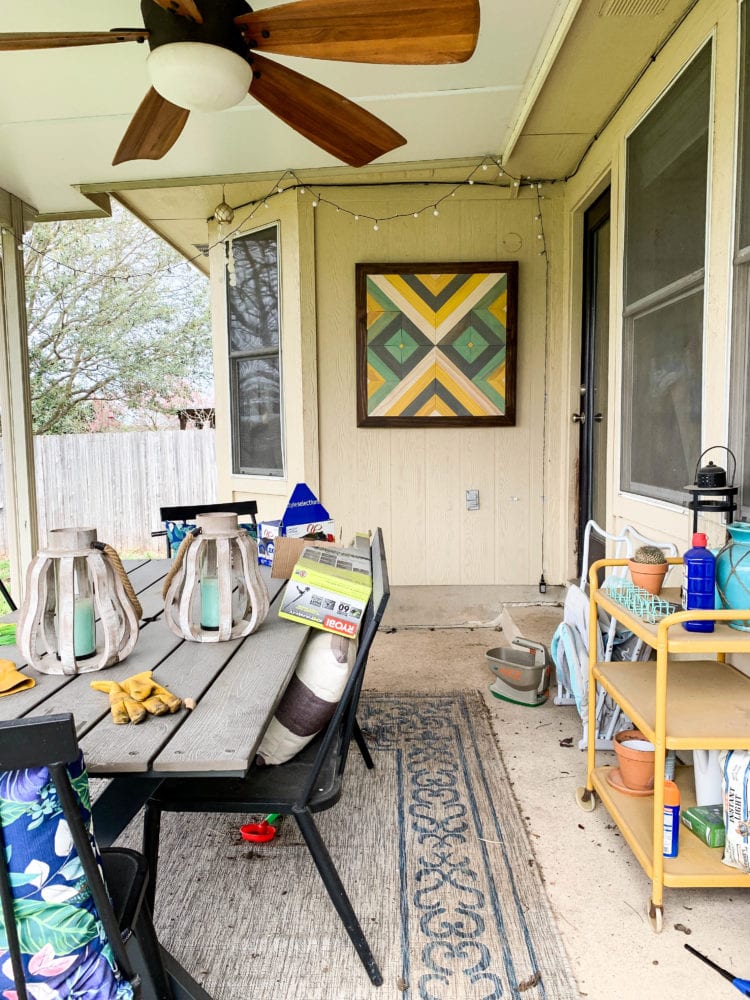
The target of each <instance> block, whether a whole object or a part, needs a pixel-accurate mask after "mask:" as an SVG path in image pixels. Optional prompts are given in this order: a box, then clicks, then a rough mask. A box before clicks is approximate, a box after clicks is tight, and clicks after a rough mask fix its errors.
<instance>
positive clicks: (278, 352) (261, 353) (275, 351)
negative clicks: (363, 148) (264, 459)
mask: <svg viewBox="0 0 750 1000" xmlns="http://www.w3.org/2000/svg"><path fill="white" fill-rule="evenodd" d="M271 229H273V230H274V231H275V234H276V312H277V317H278V343H277V345H276V347H275V348H270V347H269V348H264V349H257V350H247V351H238V350H233V349H232V336H231V308H230V296H231V294H232V291H233V287H232V285H231V282H230V281H229V280H227V281H226V290H225V295H226V317H227V319H226V348H227V365H228V375H229V425H230V436H231V455H232V470H231V474H232V475H233V476H243V477H248V478H253V479H268V480H272V481H277V480H280V479H282V480H283V479H285V478H286V473H287V458H286V433H285V421H284V371H283V311H282V275H281V268H282V262H281V226H280V224H279V222H278V221H274V222H268V223H264V224H263V225H261V226H258V227H256V228H255V229H251V230H248V231H247V232H243V233H242V234H241V235H239V236H236V237H235V238H234V239H233V240H232V242H231V246H230V247H228V252H229V253H234V248H235V245H236V244H237V243H238V242H241V241H244V240H248V239H252V238H253V237H254V236H257V234H258V233H263V232H267V231H268V230H271ZM248 359H249V360H264V359H265V360H275V361H276V362H277V366H278V390H279V439H280V448H281V466H280V468H278V469H273V470H269V469H268V468H267V466H257V467H253V466H244V467H243V465H242V463H241V460H240V449H241V434H240V406H239V400H240V386H239V368H240V362H242V361H245V360H248Z"/></svg>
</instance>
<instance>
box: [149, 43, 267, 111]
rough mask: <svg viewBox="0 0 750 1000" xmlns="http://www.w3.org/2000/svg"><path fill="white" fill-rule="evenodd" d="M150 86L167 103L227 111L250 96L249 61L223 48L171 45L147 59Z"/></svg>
mask: <svg viewBox="0 0 750 1000" xmlns="http://www.w3.org/2000/svg"><path fill="white" fill-rule="evenodd" d="M147 65H148V72H149V76H150V77H151V83H152V84H153V87H154V90H156V91H157V92H158V93H159V94H161V96H162V97H163V98H165V100H167V101H170V102H171V103H172V104H176V105H177V106H178V107H180V108H186V109H187V110H188V111H224V110H226V109H227V108H232V107H234V105H235V104H239V103H240V101H241V100H243V98H244V97H245V96H246V95H247V92H248V90H249V88H250V83H251V81H252V77H253V71H252V68H251V66H250V64H249V63H248V62H246V60H244V59H243V58H242V56H239V55H237V53H236V52H230V50H229V49H225V48H222V47H221V46H220V45H209V44H208V43H206V42H169V43H167V44H166V45H160V46H158V48H155V49H153V50H152V52H151V54H150V55H149V57H148V62H147Z"/></svg>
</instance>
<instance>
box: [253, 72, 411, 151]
mask: <svg viewBox="0 0 750 1000" xmlns="http://www.w3.org/2000/svg"><path fill="white" fill-rule="evenodd" d="M252 62H253V82H252V83H251V84H250V95H251V97H254V98H255V99H256V100H257V101H260V103H261V104H262V105H263V106H264V107H266V108H268V110H269V111H272V112H273V114H275V115H276V116H277V117H279V118H281V120H282V121H284V122H286V124H287V125H290V126H291V127H292V128H293V129H294V130H295V131H297V132H299V133H300V135H304V136H305V138H306V139H309V140H310V141H311V142H314V143H315V145H316V146H320V148H321V149H325V150H326V152H328V153H331V154H332V155H333V156H335V157H337V159H339V160H343V161H344V163H348V164H349V165H350V166H352V167H362V166H364V165H365V163H369V162H370V161H371V160H374V159H376V158H377V157H378V156H382V155H383V154H384V153H388V152H390V150H392V149H396V148H398V146H403V145H404V143H405V142H406V139H405V138H404V137H403V136H402V135H399V134H398V132H396V131H394V129H392V128H391V127H390V125H386V124H385V122H383V121H381V120H380V119H379V118H376V117H375V115H371V114H370V112H369V111H365V109H364V108H361V107H360V106H359V105H358V104H355V103H354V102H353V101H350V100H348V99H347V98H346V97H342V95H341V94H337V93H336V92H335V91H334V90H329V89H328V87H324V86H323V85H322V84H320V83H316V81H315V80H311V79H310V78H309V77H307V76H303V75H302V74H301V73H295V71H294V70H292V69H289V68H288V67H287V66H282V65H280V64H279V63H277V62H273V61H272V60H270V59H264V58H263V56H259V55H255V54H253V60H252Z"/></svg>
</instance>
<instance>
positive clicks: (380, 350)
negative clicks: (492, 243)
mask: <svg viewBox="0 0 750 1000" xmlns="http://www.w3.org/2000/svg"><path fill="white" fill-rule="evenodd" d="M356 306H357V425H358V426H359V427H482V426H485V427H492V426H504V427H512V426H514V425H515V422H516V413H515V403H516V338H517V330H516V322H517V315H518V261H491V262H487V261H477V262H474V261H470V262H460V263H444V264H435V263H426V264H378V263H373V264H369V263H362V264H357V265H356Z"/></svg>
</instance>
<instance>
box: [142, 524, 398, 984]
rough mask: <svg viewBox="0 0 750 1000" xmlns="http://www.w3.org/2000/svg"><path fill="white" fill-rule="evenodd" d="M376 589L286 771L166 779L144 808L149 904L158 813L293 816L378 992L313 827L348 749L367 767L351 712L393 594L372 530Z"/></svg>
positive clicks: (361, 939) (329, 800)
mask: <svg viewBox="0 0 750 1000" xmlns="http://www.w3.org/2000/svg"><path fill="white" fill-rule="evenodd" d="M371 556H372V570H373V590H372V595H371V598H370V601H369V603H368V605H367V608H366V611H365V615H364V618H363V621H362V625H361V627H360V641H359V648H358V651H357V656H356V660H355V663H354V666H353V668H352V671H351V674H350V675H349V678H348V680H347V683H346V686H345V688H344V692H343V694H342V697H341V700H340V702H339V704H338V706H337V708H336V711H335V712H334V714H333V717H332V718H331V721H330V722H329V724H328V726H327V727H326V729H325V730H323V732H322V733H320V734H319V735H318V736H317V737H316V738H315V739H314V740H313V741H312V742H311V743H309V744H308V746H307V747H305V749H304V750H303V751H302V752H301V753H299V754H297V755H296V756H295V757H293V758H292V759H291V760H290V761H288V762H287V763H285V764H278V765H273V766H260V767H259V766H257V765H255V764H254V765H252V766H251V768H250V770H249V771H248V773H247V775H246V776H245V777H244V778H238V779H232V778H204V779H179V778H175V779H167V780H165V781H163V782H162V783H161V785H159V787H158V789H157V790H156V791H155V793H154V795H153V796H152V797H151V798H150V799H149V800H148V802H147V803H146V808H145V813H144V830H143V853H144V854H145V856H146V860H147V862H148V865H149V869H150V871H151V873H152V875H153V881H152V883H151V887H150V898H151V900H152V903H153V898H154V892H155V883H156V866H157V863H158V852H159V832H160V823H161V814H162V812H165V811H166V812H180V813H182V812H187V813H197V812H231V813H235V812H237V813H280V814H282V815H291V816H293V817H294V819H295V821H296V823H297V826H298V827H299V830H300V833H301V834H302V837H303V839H304V841H305V843H306V845H307V847H308V849H309V851H310V853H311V855H312V858H313V861H314V862H315V865H316V867H317V869H318V872H319V873H320V876H321V878H322V880H323V884H324V885H325V888H326V890H327V892H328V895H329V896H330V898H331V901H332V902H333V905H334V907H335V908H336V911H337V912H338V914H339V916H340V918H341V920H342V922H343V924H344V927H345V928H346V931H347V933H348V935H349V937H350V939H351V941H352V943H353V945H354V947H355V949H356V951H357V954H358V955H359V958H360V960H361V961H362V964H363V965H364V967H365V969H366V970H367V973H368V975H369V977H370V979H371V981H372V982H373V984H374V985H375V986H380V985H381V984H382V982H383V978H382V976H381V974H380V970H379V969H378V966H377V964H376V962H375V959H374V957H373V954H372V951H371V950H370V946H369V944H368V943H367V940H366V938H365V935H364V932H363V930H362V928H361V926H360V924H359V921H358V919H357V916H356V914H355V912H354V909H353V907H352V904H351V902H350V900H349V897H348V896H347V893H346V890H345V889H344V886H343V884H342V882H341V879H340V877H339V874H338V872H337V870H336V866H335V865H334V863H333V860H332V859H331V856H330V854H329V852H328V849H327V847H326V845H325V843H324V841H323V839H322V838H321V836H320V833H319V831H318V828H317V826H316V825H315V822H314V820H313V813H316V812H321V811H323V810H325V809H330V808H331V807H332V806H333V805H335V804H336V802H338V800H339V799H340V797H341V793H342V785H343V777H344V770H345V767H346V761H347V756H348V752H349V744H350V742H351V739H352V738H354V739H355V742H356V743H357V744H358V746H359V748H360V750H361V751H362V756H363V758H364V760H365V763H366V764H367V766H368V767H370V768H371V767H372V766H373V765H372V758H371V757H370V754H369V751H368V750H367V745H366V743H365V740H364V736H363V735H362V733H361V731H360V729H359V726H358V725H357V720H356V712H357V705H358V702H359V696H360V692H361V690H362V682H363V679H364V673H365V668H366V666H367V658H368V655H369V652H370V647H371V645H372V641H373V639H374V638H375V635H376V633H377V630H378V627H379V625H380V622H381V620H382V617H383V613H384V611H385V607H386V604H387V603H388V598H389V595H390V589H389V584H388V569H387V566H386V561H385V553H384V551H383V538H382V534H381V532H380V529H377V531H376V532H375V535H374V537H373V542H372V546H371Z"/></svg>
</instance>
